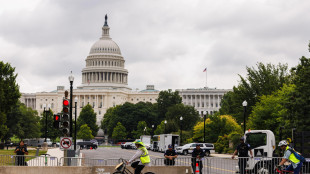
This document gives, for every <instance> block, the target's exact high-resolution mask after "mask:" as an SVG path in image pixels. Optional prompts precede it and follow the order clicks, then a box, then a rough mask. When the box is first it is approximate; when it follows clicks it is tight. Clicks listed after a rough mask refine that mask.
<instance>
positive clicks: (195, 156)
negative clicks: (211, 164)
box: [192, 144, 205, 174]
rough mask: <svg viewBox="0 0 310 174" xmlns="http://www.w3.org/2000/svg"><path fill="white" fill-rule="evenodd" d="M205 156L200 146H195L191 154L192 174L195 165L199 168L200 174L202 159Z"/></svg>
mask: <svg viewBox="0 0 310 174" xmlns="http://www.w3.org/2000/svg"><path fill="white" fill-rule="evenodd" d="M204 156H205V153H204V151H203V150H202V149H201V148H200V144H196V148H195V149H194V150H193V152H192V168H193V172H194V173H195V170H196V163H198V166H199V173H200V174H202V168H203V165H202V161H201V160H202V158H203V157H204Z"/></svg>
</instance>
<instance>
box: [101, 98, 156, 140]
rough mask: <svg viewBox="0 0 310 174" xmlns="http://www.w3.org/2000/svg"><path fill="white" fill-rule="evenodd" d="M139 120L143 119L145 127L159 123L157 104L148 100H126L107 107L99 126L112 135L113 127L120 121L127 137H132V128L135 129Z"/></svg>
mask: <svg viewBox="0 0 310 174" xmlns="http://www.w3.org/2000/svg"><path fill="white" fill-rule="evenodd" d="M139 121H145V122H146V124H147V127H151V126H152V125H157V124H159V123H160V121H159V120H158V116H157V105H156V104H152V103H150V102H146V103H145V102H139V103H137V104H133V103H128V102H126V103H124V104H123V105H118V106H116V107H113V108H109V109H108V110H107V112H106V114H105V115H104V118H103V120H102V121H101V128H102V129H103V130H104V131H105V132H106V133H107V134H108V135H109V136H112V132H113V129H114V127H115V126H116V125H117V123H118V122H120V123H122V125H123V126H124V127H125V128H126V130H127V132H128V138H133V137H134V135H133V134H132V133H133V130H136V127H137V126H138V122H139Z"/></svg>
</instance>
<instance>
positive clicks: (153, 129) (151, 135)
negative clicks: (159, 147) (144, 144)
mask: <svg viewBox="0 0 310 174" xmlns="http://www.w3.org/2000/svg"><path fill="white" fill-rule="evenodd" d="M153 136H154V124H152V134H151V139H153Z"/></svg>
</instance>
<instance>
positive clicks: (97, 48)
mask: <svg viewBox="0 0 310 174" xmlns="http://www.w3.org/2000/svg"><path fill="white" fill-rule="evenodd" d="M98 53H99V54H100V53H111V54H119V55H121V50H120V49H119V46H118V45H117V44H116V43H115V42H114V41H113V40H112V39H111V38H110V39H108V38H100V40H98V41H97V42H95V43H94V44H93V46H92V47H91V49H90V51H89V54H98Z"/></svg>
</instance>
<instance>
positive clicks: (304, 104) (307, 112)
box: [286, 56, 310, 131]
mask: <svg viewBox="0 0 310 174" xmlns="http://www.w3.org/2000/svg"><path fill="white" fill-rule="evenodd" d="M291 72H292V74H293V75H292V76H293V80H292V82H293V84H295V85H296V88H295V91H294V92H292V93H291V95H290V99H289V103H288V104H287V105H286V107H287V108H288V110H289V111H288V112H289V114H288V116H287V117H286V119H287V120H289V121H290V123H291V124H290V125H291V127H294V128H297V131H309V130H310V127H309V125H310V119H309V118H310V59H309V58H306V57H304V56H303V57H301V58H300V63H299V64H298V65H297V66H296V67H294V68H292V70H291Z"/></svg>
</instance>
